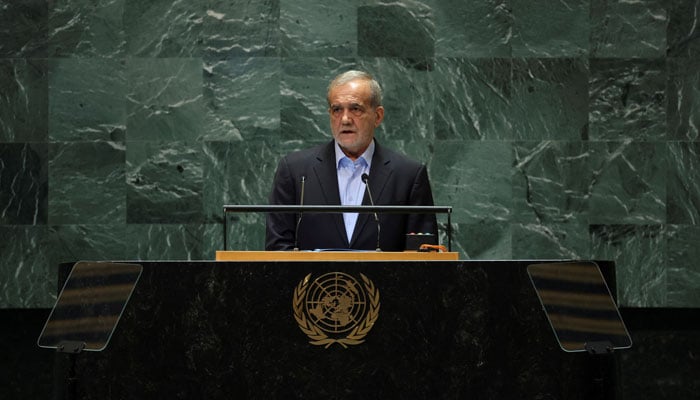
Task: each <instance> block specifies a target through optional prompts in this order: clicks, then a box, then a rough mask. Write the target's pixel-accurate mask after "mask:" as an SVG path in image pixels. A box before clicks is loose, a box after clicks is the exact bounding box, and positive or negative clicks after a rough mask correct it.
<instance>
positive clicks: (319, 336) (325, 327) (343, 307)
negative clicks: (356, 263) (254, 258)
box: [292, 272, 379, 348]
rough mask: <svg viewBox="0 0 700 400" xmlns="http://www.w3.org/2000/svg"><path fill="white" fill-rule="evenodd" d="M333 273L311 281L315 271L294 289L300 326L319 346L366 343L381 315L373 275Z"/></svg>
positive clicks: (295, 305) (295, 316)
mask: <svg viewBox="0 0 700 400" xmlns="http://www.w3.org/2000/svg"><path fill="white" fill-rule="evenodd" d="M360 277H361V278H362V284H360V282H358V280H357V279H355V278H354V277H352V276H350V275H348V274H345V273H342V272H331V273H327V274H324V275H321V276H319V277H318V278H316V279H315V280H314V281H313V282H310V279H311V274H308V275H306V277H305V278H304V280H302V281H301V282H299V285H297V287H296V288H295V289H294V299H293V301H292V308H293V310H294V319H296V321H297V324H299V328H300V329H301V330H302V332H304V333H305V334H306V335H307V336H308V337H309V338H310V339H311V341H309V343H311V344H313V345H316V346H326V348H328V347H330V345H332V344H333V343H338V344H340V345H341V346H343V347H345V348H347V347H348V346H349V345H357V344H360V343H363V342H364V341H365V340H364V338H365V336H367V333H368V332H369V331H370V330H371V329H372V327H373V326H374V323H375V321H377V317H378V316H379V291H378V290H377V289H376V288H375V287H374V283H372V281H371V280H369V278H367V277H366V276H365V275H363V274H360Z"/></svg>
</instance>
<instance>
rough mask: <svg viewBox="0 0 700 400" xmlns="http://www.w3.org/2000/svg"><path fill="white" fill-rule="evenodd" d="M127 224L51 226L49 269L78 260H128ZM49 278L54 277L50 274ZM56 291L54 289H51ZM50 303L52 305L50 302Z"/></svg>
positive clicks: (47, 251) (49, 232)
mask: <svg viewBox="0 0 700 400" xmlns="http://www.w3.org/2000/svg"><path fill="white" fill-rule="evenodd" d="M126 228H127V225H126V224H125V223H124V222H123V221H122V222H121V223H117V222H114V223H112V222H108V223H105V224H94V225H68V224H63V225H50V226H48V245H47V248H46V250H45V252H46V253H47V258H48V259H49V262H50V263H49V268H50V269H51V271H55V270H56V269H57V268H58V265H59V264H61V263H70V262H76V261H80V260H130V259H132V254H130V253H129V252H127V238H129V236H127V232H126ZM52 275H54V276H52V277H51V278H52V279H55V278H56V276H55V275H56V274H55V273H53V274H52ZM51 293H52V294H55V293H56V292H55V290H54V291H52V292H51ZM50 306H53V304H50Z"/></svg>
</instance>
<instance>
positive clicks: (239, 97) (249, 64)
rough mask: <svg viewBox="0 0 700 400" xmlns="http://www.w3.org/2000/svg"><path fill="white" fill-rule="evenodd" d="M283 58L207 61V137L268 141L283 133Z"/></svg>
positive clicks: (205, 73) (204, 100)
mask: <svg viewBox="0 0 700 400" xmlns="http://www.w3.org/2000/svg"><path fill="white" fill-rule="evenodd" d="M280 76H281V71H280V59H279V58H276V57H245V58H244V57H241V58H233V59H229V60H217V61H206V62H205V64H204V78H203V79H204V93H203V102H204V107H205V109H206V116H205V121H204V128H203V133H202V138H203V139H204V140H218V141H222V140H233V141H243V140H268V141H272V140H273V139H274V138H277V137H279V132H280V102H281V97H280Z"/></svg>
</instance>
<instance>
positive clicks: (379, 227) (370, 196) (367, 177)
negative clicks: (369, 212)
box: [362, 173, 382, 251]
mask: <svg viewBox="0 0 700 400" xmlns="http://www.w3.org/2000/svg"><path fill="white" fill-rule="evenodd" d="M368 181H369V175H367V174H366V173H365V174H362V182H364V183H365V187H366V188H367V194H368V195H369V202H370V204H371V205H372V207H374V199H372V191H371V190H369V183H368ZM374 220H375V221H377V251H382V249H381V247H379V233H380V232H381V231H382V226H381V225H380V224H379V216H377V212H376V211H375V212H374Z"/></svg>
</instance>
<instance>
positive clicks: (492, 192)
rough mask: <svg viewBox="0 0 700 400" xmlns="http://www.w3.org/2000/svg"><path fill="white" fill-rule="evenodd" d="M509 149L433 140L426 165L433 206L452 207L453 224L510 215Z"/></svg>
mask: <svg viewBox="0 0 700 400" xmlns="http://www.w3.org/2000/svg"><path fill="white" fill-rule="evenodd" d="M512 164H513V153H512V146H511V145H510V144H509V143H504V142H497V141H490V142H482V141H436V142H435V155H434V157H433V159H432V161H431V163H430V165H429V168H430V176H431V178H432V182H431V184H432V187H433V191H434V193H435V195H434V197H435V203H436V204H438V205H451V206H452V207H453V215H452V220H453V222H455V223H472V224H475V223H479V222H481V221H508V220H510V218H511V216H512V204H513V189H512V185H511V166H512Z"/></svg>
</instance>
